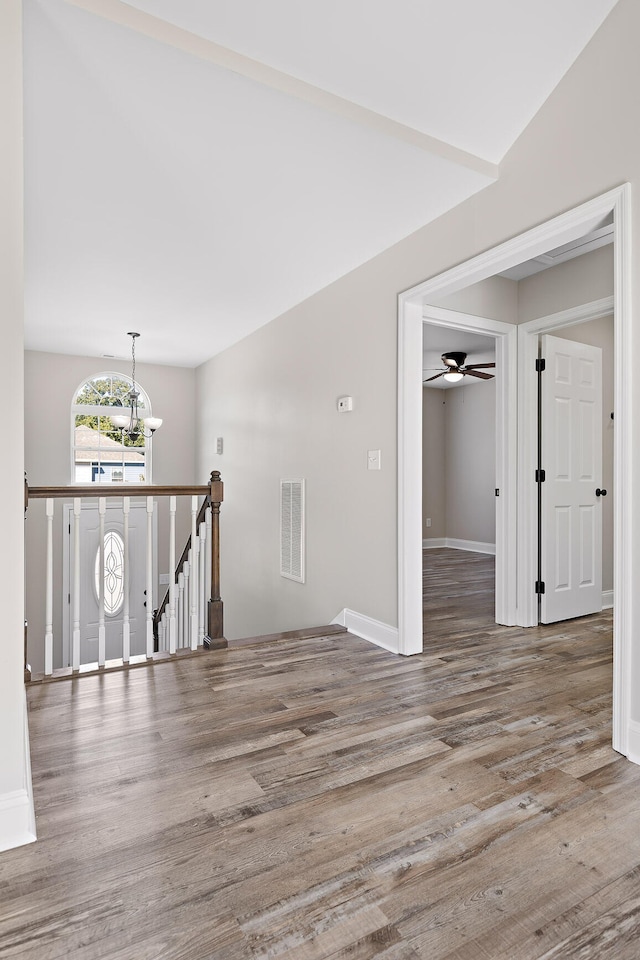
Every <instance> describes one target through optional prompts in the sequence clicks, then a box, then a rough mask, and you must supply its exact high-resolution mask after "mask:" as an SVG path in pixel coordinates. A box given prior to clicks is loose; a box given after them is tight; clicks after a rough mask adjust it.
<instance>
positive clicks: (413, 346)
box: [398, 183, 640, 758]
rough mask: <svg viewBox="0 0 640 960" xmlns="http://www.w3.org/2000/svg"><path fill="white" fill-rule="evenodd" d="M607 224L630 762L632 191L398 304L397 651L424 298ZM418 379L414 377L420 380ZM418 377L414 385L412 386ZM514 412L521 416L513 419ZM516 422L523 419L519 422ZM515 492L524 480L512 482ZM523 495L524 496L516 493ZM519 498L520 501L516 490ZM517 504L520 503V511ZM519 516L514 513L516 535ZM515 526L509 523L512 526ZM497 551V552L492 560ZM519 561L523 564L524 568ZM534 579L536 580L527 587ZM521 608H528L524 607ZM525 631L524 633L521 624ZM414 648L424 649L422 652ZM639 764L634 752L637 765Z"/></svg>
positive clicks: (615, 193) (411, 597)
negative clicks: (610, 225) (609, 220)
mask: <svg viewBox="0 0 640 960" xmlns="http://www.w3.org/2000/svg"><path fill="white" fill-rule="evenodd" d="M611 212H613V215H614V273H615V278H614V291H615V293H614V323H615V331H616V333H615V378H614V379H615V410H616V418H615V421H614V443H615V467H614V471H615V480H614V494H615V501H614V530H615V543H614V591H615V597H616V604H615V609H616V616H615V620H614V634H613V649H614V656H613V747H614V749H615V750H617V751H619V752H620V753H623V754H625V755H627V756H629V750H628V739H629V737H630V735H631V730H632V728H631V724H630V699H631V693H630V683H631V670H630V666H631V650H632V629H631V627H632V625H631V612H632V609H631V608H632V597H633V582H632V569H633V568H632V563H631V561H632V559H633V543H632V525H631V522H630V520H631V515H632V490H633V487H632V483H631V481H632V471H631V456H632V453H631V452H632V450H633V437H632V431H631V415H630V410H631V404H630V401H631V384H632V370H631V363H632V353H631V350H630V349H629V345H630V340H631V323H632V317H631V283H630V278H631V266H632V260H631V253H632V251H631V187H630V185H629V184H628V183H625V184H623V185H622V186H619V187H616V188H615V189H613V190H610V191H609V192H608V193H605V194H603V195H602V196H600V197H596V198H594V199H593V200H589V201H588V202H587V203H584V204H582V205H581V206H579V207H576V208H575V209H574V210H570V211H568V212H567V213H564V214H561V215H560V216H558V217H555V218H553V219H552V220H549V221H548V222H547V223H544V224H541V225H540V226H537V227H534V228H533V229H531V230H528V231H526V232H524V233H522V234H521V235H520V236H518V237H515V238H513V239H511V240H508V241H506V242H505V243H502V244H499V245H498V246H496V247H494V248H493V249H492V250H489V251H487V252H486V253H482V254H480V255H479V256H477V257H474V258H473V259H471V260H468V261H466V262H465V263H462V264H460V265H458V266H456V267H453V268H452V269H451V270H447V271H445V272H444V273H442V274H440V275H439V276H437V277H434V278H432V279H430V280H426V281H424V282H423V283H421V284H418V285H417V286H415V287H412V288H411V289H410V290H406V291H404V292H403V293H401V294H400V295H399V297H398V628H399V638H398V644H399V648H400V651H401V652H403V653H406V652H416V648H417V646H418V644H417V637H418V630H419V631H420V635H421V632H422V577H421V575H420V576H419V577H418V571H419V560H420V559H421V557H420V549H419V544H420V539H419V537H420V533H421V529H422V519H421V463H417V462H416V461H417V455H418V453H417V452H418V451H419V450H420V429H419V428H420V421H421V401H422V398H421V396H420V389H419V386H420V384H421V380H422V370H421V369H420V368H421V366H422V352H421V343H420V340H421V336H420V335H421V329H420V326H421V325H420V323H419V322H417V318H420V319H421V318H422V310H423V304H425V303H428V301H429V299H430V298H435V297H436V296H438V297H443V296H446V295H447V294H450V293H455V292H456V291H457V290H460V289H461V288H463V287H467V286H469V285H470V284H473V283H477V282H479V281H480V280H486V279H487V278H488V277H491V276H495V275H496V274H498V273H501V272H502V271H504V270H508V269H509V268H511V267H514V266H516V265H517V264H519V263H522V262H523V261H525V260H529V259H531V258H532V257H536V256H540V255H541V254H544V253H546V252H548V251H549V250H551V249H554V248H555V247H557V246H560V245H561V244H563V243H569V242H570V241H572V240H576V239H578V238H579V237H580V236H584V234H585V233H587V232H588V231H589V229H592V228H594V227H596V226H597V225H598V223H600V222H601V221H602V218H603V217H605V216H607V215H608V214H610V213H611ZM418 371H419V372H418ZM418 377H419V378H420V384H419V383H418ZM520 413H521V412H520ZM519 416H520V414H519ZM519 478H520V479H519V483H518V486H519V488H520V482H521V479H522V475H521V474H520V473H519ZM520 489H522V488H520ZM522 492H524V491H523V490H522ZM523 499H524V497H520V498H519V504H521V501H522V500H523ZM520 520H521V513H520V506H519V508H518V517H517V521H518V528H519V527H520ZM514 527H515V524H514ZM521 546H522V545H521V544H520V543H518V551H517V563H516V562H514V564H513V569H517V571H518V575H517V581H516V586H517V608H516V613H517V621H516V622H517V623H519V624H520V623H522V621H523V619H524V618H525V615H526V613H527V611H526V609H524V610H523V608H522V607H523V603H522V601H523V599H525V598H526V597H527V596H528V595H529V593H530V579H531V577H530V574H531V571H530V569H528V567H529V566H530V563H531V552H530V550H529V556H527V554H526V552H523V551H522V549H521ZM499 555H500V548H498V556H499ZM523 561H524V565H523ZM534 580H535V578H534ZM525 606H526V604H525ZM522 625H525V624H524V623H522ZM420 649H421V644H420ZM636 756H637V757H638V758H640V749H638V750H634V757H636Z"/></svg>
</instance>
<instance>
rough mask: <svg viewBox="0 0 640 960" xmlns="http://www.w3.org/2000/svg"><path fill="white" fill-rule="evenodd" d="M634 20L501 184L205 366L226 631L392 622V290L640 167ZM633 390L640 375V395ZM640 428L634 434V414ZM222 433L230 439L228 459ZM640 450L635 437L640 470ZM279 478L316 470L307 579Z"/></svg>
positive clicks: (612, 32)
mask: <svg viewBox="0 0 640 960" xmlns="http://www.w3.org/2000/svg"><path fill="white" fill-rule="evenodd" d="M639 33H640V5H638V4H637V3H635V2H634V0H620V2H619V3H618V5H617V6H616V7H615V8H614V10H613V12H612V13H611V15H610V16H609V17H608V19H607V20H606V21H605V22H604V24H603V26H602V27H601V28H600V30H599V31H598V33H597V34H596V36H595V38H594V39H593V41H592V42H591V43H590V44H589V46H588V47H587V48H586V50H585V51H584V53H583V54H582V55H581V56H580V57H579V58H578V60H577V61H576V62H575V63H574V65H573V67H572V68H571V69H570V70H569V71H568V73H567V74H566V75H565V77H564V78H563V80H562V81H561V83H560V85H559V87H558V88H557V89H556V90H555V91H554V92H553V93H552V94H551V96H550V97H549V98H548V100H547V101H546V103H545V104H544V106H543V107H542V109H541V110H540V112H539V113H538V115H537V116H536V117H535V118H534V119H533V120H532V122H531V124H530V125H529V127H528V128H527V129H526V131H525V132H524V133H523V134H522V136H521V137H520V138H519V139H518V141H517V142H516V144H515V145H514V146H513V148H512V149H511V151H510V152H509V154H508V155H507V156H506V157H505V159H504V160H503V162H502V164H501V174H500V179H499V180H498V182H497V183H495V184H493V185H492V186H490V187H488V188H487V189H486V190H483V191H482V192H480V193H479V194H477V195H475V196H473V197H471V198H470V199H469V200H468V201H466V202H465V203H463V204H461V205H460V206H459V207H457V208H456V209H455V210H452V211H451V212H449V213H447V214H445V215H444V216H442V217H440V218H439V219H438V220H437V221H435V222H434V223H432V224H429V225H427V226H425V227H424V228H422V229H421V230H419V231H417V232H416V233H415V234H413V235H412V236H410V237H408V238H407V239H406V240H404V241H402V242H401V243H399V244H397V245H395V246H394V247H392V248H391V249H389V250H387V251H386V252H385V253H383V254H381V255H380V256H378V257H376V258H375V259H374V260H372V261H370V262H369V263H367V264H364V265H363V266H362V267H360V268H358V269H357V270H355V271H353V272H352V273H350V274H349V275H347V276H346V277H344V278H342V279H341V280H339V281H337V282H336V283H334V284H332V285H331V286H329V287H327V288H326V289H324V290H322V291H320V292H319V293H318V294H316V295H315V296H314V297H311V298H309V299H308V300H306V301H305V302H303V303H301V304H300V305H299V306H297V307H296V308H294V309H293V310H291V311H289V312H288V313H287V314H285V315H284V316H282V317H279V318H278V319H276V320H274V321H273V322H272V323H270V324H269V325H267V326H266V327H264V328H263V329H262V330H260V331H259V332H257V333H256V334H254V335H253V336H251V337H249V338H247V339H246V340H244V341H242V342H241V343H239V344H237V345H236V346H234V347H232V348H230V349H229V350H227V351H225V352H224V353H222V354H220V355H219V356H218V357H216V358H214V359H213V360H211V361H209V362H208V363H206V364H204V365H203V366H202V367H200V368H199V369H198V371H197V381H198V401H199V410H200V420H199V444H198V447H199V456H200V458H201V459H200V460H199V467H198V471H199V476H200V478H203V477H204V476H205V475H206V472H207V470H208V468H209V466H210V464H211V463H212V462H215V463H216V466H219V468H220V469H221V470H222V472H223V476H224V478H225V480H226V496H227V501H226V503H225V513H224V518H223V531H224V532H223V543H222V547H223V561H224V571H225V572H224V599H225V612H226V617H227V621H226V622H227V629H228V633H229V636H239V635H242V634H251V633H256V632H264V631H271V630H279V629H285V628H287V627H292V626H304V625H310V624H313V623H315V622H318V621H320V622H326V621H328V620H330V619H331V618H332V617H333V616H334V615H335V614H336V613H337V612H338V610H340V609H341V608H343V607H344V606H349V607H351V608H353V609H355V610H357V611H359V612H361V613H363V614H367V615H369V616H371V617H373V618H375V619H379V620H382V621H384V622H386V623H389V624H392V625H393V624H397V589H396V572H397V571H396V534H397V501H396V445H397V436H396V389H397V384H396V362H397V360H396V358H397V347H396V339H397V294H398V293H399V292H400V291H402V290H405V289H407V288H409V287H411V286H413V285H415V284H416V283H418V282H420V281H422V280H424V279H426V278H428V277H432V276H435V275H437V274H439V273H441V272H442V271H444V270H445V269H448V268H450V267H452V266H454V265H456V264H459V263H461V262H463V261H465V260H467V259H468V258H470V257H473V256H475V255H477V254H479V253H480V252H482V251H484V250H488V249H490V248H492V247H493V246H495V245H496V244H498V243H501V242H503V241H505V240H507V239H509V238H511V237H513V236H516V235H518V234H519V233H522V232H523V231H524V230H527V229H529V228H530V227H533V226H535V225H536V224H539V223H541V222H543V221H545V220H548V219H550V218H551V217H553V216H556V215H557V214H559V213H562V212H564V211H566V210H567V209H570V208H571V207H573V206H576V205H578V204H580V203H583V202H585V201H586V200H589V199H590V198H592V197H593V196H596V195H598V194H600V193H604V192H605V191H607V190H609V189H610V188H611V187H612V186H614V185H616V184H619V183H622V182H624V181H625V180H628V179H631V180H632V181H635V180H638V179H640V130H639V129H638V127H637V125H635V124H633V123H630V122H629V117H631V116H633V115H634V113H635V109H636V102H635V101H636V96H635V91H636V90H637V88H638V85H639V83H640V63H639V62H638V58H637V56H636V51H635V37H637V36H638V35H639ZM594 130H597V131H598V134H597V136H594ZM633 196H634V201H633V202H634V210H633V218H634V220H637V223H636V227H637V228H640V209H639V206H638V205H639V203H640V201H638V199H637V196H638V191H636V192H635V193H634V195H633ZM637 349H638V351H639V357H640V346H638V348H637ZM637 389H638V387H637V381H635V382H634V384H633V385H632V391H633V403H634V406H636V405H638V407H639V409H640V401H639V400H638V398H637V397H636V391H637ZM342 393H349V394H353V396H354V398H355V410H354V413H353V414H350V415H349V414H348V415H346V416H343V417H342V418H340V417H339V416H338V415H337V414H336V412H335V400H336V397H337V396H339V395H340V394H342ZM635 429H636V430H637V431H638V434H639V435H640V418H638V424H637V426H636V428H635ZM216 435H217V436H224V438H225V453H224V454H223V456H222V457H216V456H215V454H214V452H213V451H214V442H215V436H216ZM639 438H640V437H639ZM372 447H375V448H381V450H382V470H381V471H380V472H379V473H373V472H368V471H367V470H366V452H367V449H368V448H372ZM638 451H640V444H639V443H636V444H634V448H633V451H632V452H631V466H632V468H633V469H634V470H640V461H639V460H638V457H639V456H640V454H639V453H638ZM284 476H301V477H306V479H307V483H308V531H307V532H308V557H307V559H308V580H307V583H306V584H305V585H299V584H292V583H290V582H287V581H285V580H282V579H281V578H280V577H279V576H278V535H277V526H278V506H277V504H278V499H277V498H278V480H279V478H280V477H284ZM638 525H639V527H638V530H637V531H635V532H636V533H637V536H634V538H633V539H634V542H637V543H640V519H639V520H638ZM638 560H639V561H640V554H639V556H638ZM639 603H640V600H639ZM638 613H639V614H640V609H639V611H638ZM638 679H639V680H640V671H639V677H638ZM639 715H640V710H639Z"/></svg>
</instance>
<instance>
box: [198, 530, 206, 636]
mask: <svg viewBox="0 0 640 960" xmlns="http://www.w3.org/2000/svg"><path fill="white" fill-rule="evenodd" d="M199 557H200V561H199V563H198V567H199V583H198V643H199V644H200V645H202V644H203V643H204V634H205V625H204V617H205V611H206V609H207V605H206V602H205V596H204V591H205V582H206V581H205V576H206V566H207V524H206V523H205V521H204V520H203V521H202V522H201V524H200V553H199Z"/></svg>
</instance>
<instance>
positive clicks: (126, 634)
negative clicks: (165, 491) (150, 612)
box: [122, 497, 131, 663]
mask: <svg viewBox="0 0 640 960" xmlns="http://www.w3.org/2000/svg"><path fill="white" fill-rule="evenodd" d="M130 509H131V499H130V497H123V498H122V521H123V528H122V533H123V537H122V539H123V543H124V560H123V566H124V569H123V571H122V582H123V585H124V606H123V611H122V662H123V663H129V660H130V659H131V619H130V609H129V582H130V577H131V573H130V570H129V512H130Z"/></svg>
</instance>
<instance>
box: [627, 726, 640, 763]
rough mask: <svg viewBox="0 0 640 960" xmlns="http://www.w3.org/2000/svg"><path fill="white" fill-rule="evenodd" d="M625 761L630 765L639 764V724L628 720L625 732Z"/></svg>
mask: <svg viewBox="0 0 640 960" xmlns="http://www.w3.org/2000/svg"><path fill="white" fill-rule="evenodd" d="M627 759H628V760H631V762H632V763H640V723H638V721H637V720H629V725H628V730H627Z"/></svg>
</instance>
